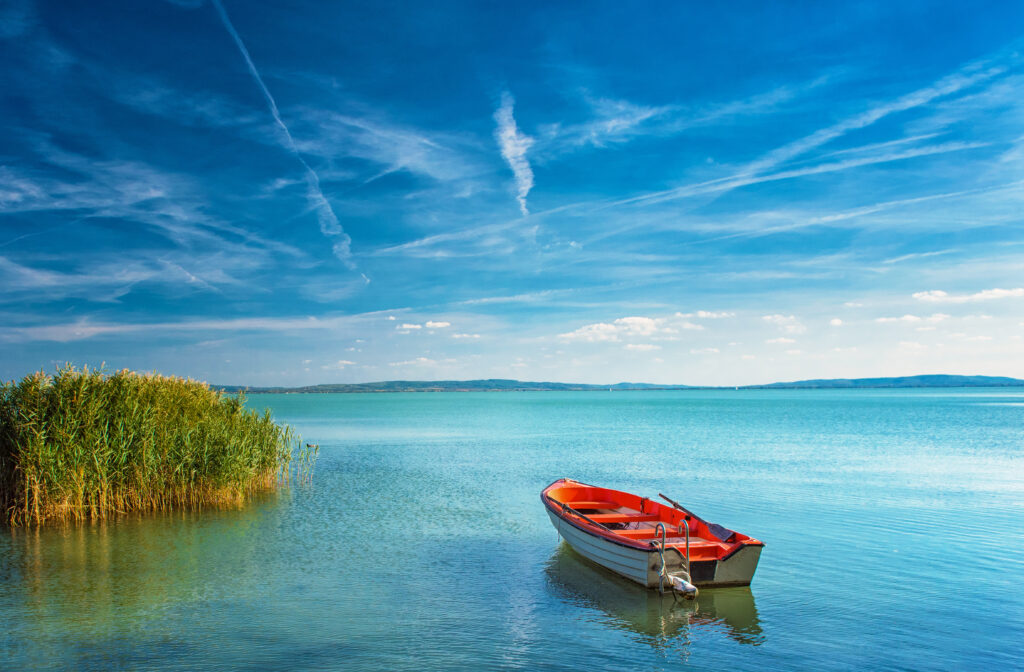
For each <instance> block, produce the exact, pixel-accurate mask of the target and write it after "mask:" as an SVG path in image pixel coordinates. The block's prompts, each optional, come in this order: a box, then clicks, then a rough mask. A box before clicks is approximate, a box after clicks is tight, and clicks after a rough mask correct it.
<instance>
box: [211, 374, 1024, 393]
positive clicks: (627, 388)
mask: <svg viewBox="0 0 1024 672" xmlns="http://www.w3.org/2000/svg"><path fill="white" fill-rule="evenodd" d="M211 387H213V388H215V389H218V390H221V391H223V392H229V393H238V392H245V393H246V394H360V393H381V394H385V393H395V392H652V391H662V392H664V391H678V390H686V391H692V390H863V389H921V388H931V389H941V388H953V387H980V388H1014V387H1024V380H1021V379H1019V378H1007V377H1001V376H954V375H923V376H902V377H892V378H831V379H821V380H800V381H794V382H785V383H768V384H764V385H738V386H737V385H723V386H704V385H656V384H651V383H616V384H614V385H587V384H582V383H553V382H527V381H519V380H507V379H487V380H440V381H439V380H432V381H414V380H389V381H381V382H375V383H337V384H323V385H309V386H303V387H247V386H243V385H211Z"/></svg>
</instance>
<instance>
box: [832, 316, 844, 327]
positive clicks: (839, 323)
mask: <svg viewBox="0 0 1024 672" xmlns="http://www.w3.org/2000/svg"><path fill="white" fill-rule="evenodd" d="M828 323H829V324H830V325H831V326H833V327H841V326H843V321H842V320H840V319H839V318H838V317H833V318H832V319H831V320H829V321H828Z"/></svg>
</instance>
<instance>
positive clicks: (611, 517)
mask: <svg viewBox="0 0 1024 672" xmlns="http://www.w3.org/2000/svg"><path fill="white" fill-rule="evenodd" d="M587 518H590V519H591V520H592V521H594V522H595V523H652V522H655V521H657V520H658V516H655V515H650V514H645V513H592V514H590V515H589V516H587Z"/></svg>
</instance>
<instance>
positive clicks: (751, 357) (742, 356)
mask: <svg viewBox="0 0 1024 672" xmlns="http://www.w3.org/2000/svg"><path fill="white" fill-rule="evenodd" d="M740 359H757V358H756V357H754V356H753V355H741V356H740Z"/></svg>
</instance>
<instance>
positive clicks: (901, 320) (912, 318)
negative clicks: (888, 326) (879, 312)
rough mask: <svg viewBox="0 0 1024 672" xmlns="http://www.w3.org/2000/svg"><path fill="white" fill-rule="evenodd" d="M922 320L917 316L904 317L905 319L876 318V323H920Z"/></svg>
mask: <svg viewBox="0 0 1024 672" xmlns="http://www.w3.org/2000/svg"><path fill="white" fill-rule="evenodd" d="M920 321H921V318H920V317H918V316H917V315H904V316H903V317H878V318H875V322H882V323H884V322H920Z"/></svg>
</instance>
